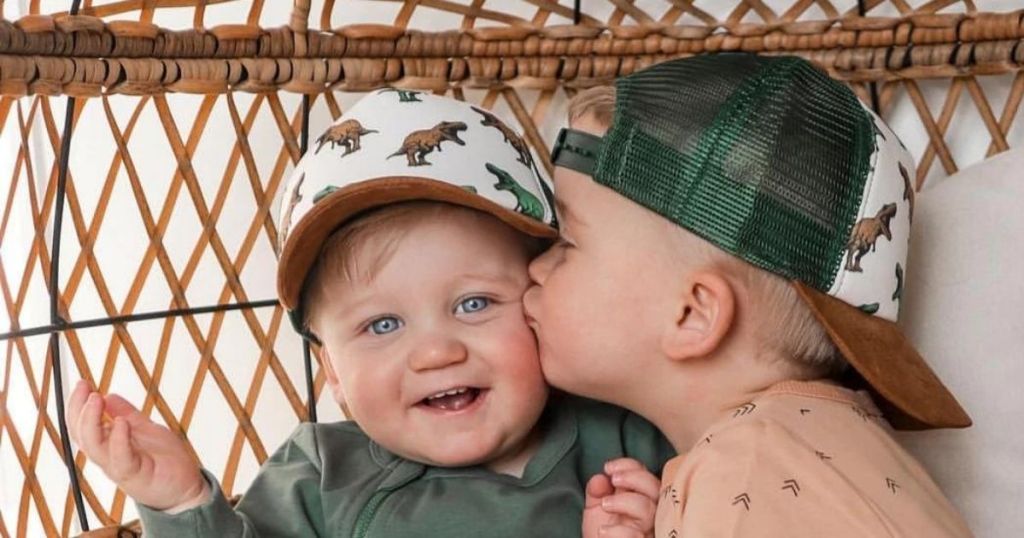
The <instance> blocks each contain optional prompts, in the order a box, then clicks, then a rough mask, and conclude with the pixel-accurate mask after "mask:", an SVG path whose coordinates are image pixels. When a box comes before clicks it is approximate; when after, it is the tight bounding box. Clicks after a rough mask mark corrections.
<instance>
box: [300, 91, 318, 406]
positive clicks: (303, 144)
mask: <svg viewBox="0 0 1024 538" xmlns="http://www.w3.org/2000/svg"><path fill="white" fill-rule="evenodd" d="M307 149H309V95H308V94H303V95H302V132H301V133H300V136H299V153H300V155H305V154H306V150H307ZM299 332H300V334H301V333H302V331H301V330H300V331H299ZM302 360H303V363H304V365H305V367H306V413H308V415H309V421H310V422H316V398H315V395H314V394H313V360H312V357H311V353H310V349H309V338H305V337H304V338H303V339H302Z"/></svg>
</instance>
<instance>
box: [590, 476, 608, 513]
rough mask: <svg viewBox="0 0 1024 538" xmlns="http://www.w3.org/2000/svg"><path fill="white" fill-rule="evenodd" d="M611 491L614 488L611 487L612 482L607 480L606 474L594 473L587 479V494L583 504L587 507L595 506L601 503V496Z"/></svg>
mask: <svg viewBox="0 0 1024 538" xmlns="http://www.w3.org/2000/svg"><path fill="white" fill-rule="evenodd" d="M613 491H615V490H614V488H612V483H611V481H609V480H608V476H607V475H603V474H596V475H594V476H592V477H590V480H588V481H587V489H586V492H587V495H586V501H585V503H584V505H585V506H586V507H587V508H591V507H593V506H597V505H598V504H600V503H601V499H602V498H603V497H605V496H606V495H611V494H612V492H613Z"/></svg>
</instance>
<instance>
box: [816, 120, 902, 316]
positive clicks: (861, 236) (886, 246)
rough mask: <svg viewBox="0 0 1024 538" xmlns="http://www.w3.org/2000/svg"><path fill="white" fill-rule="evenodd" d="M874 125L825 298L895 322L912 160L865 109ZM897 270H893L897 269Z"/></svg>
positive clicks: (890, 131) (886, 128)
mask: <svg viewBox="0 0 1024 538" xmlns="http://www.w3.org/2000/svg"><path fill="white" fill-rule="evenodd" d="M865 112H867V113H868V115H869V116H870V117H871V121H872V122H874V124H875V129H874V133H875V140H874V144H875V148H876V151H875V152H874V155H873V160H872V163H871V171H870V172H869V177H868V181H867V183H866V185H865V193H864V194H863V195H862V198H861V201H860V211H859V213H858V215H857V222H856V223H855V224H854V225H853V226H852V227H851V228H850V232H849V236H848V240H847V242H846V244H845V245H844V246H843V250H842V260H840V261H839V267H838V271H837V272H836V277H835V280H834V281H833V284H832V289H831V290H829V292H828V294H829V295H832V296H833V297H836V298H838V299H841V300H843V301H845V302H846V303H848V304H851V305H854V306H858V307H860V309H861V311H863V312H867V313H869V314H873V315H875V316H878V317H881V318H883V319H887V320H889V321H896V318H897V315H898V313H899V307H900V305H899V298H900V294H898V293H894V290H896V289H898V288H899V287H900V286H901V282H902V280H903V266H904V265H905V264H906V259H907V245H908V244H909V241H910V221H911V218H912V217H911V214H912V213H913V208H914V187H913V177H914V161H913V159H912V158H911V156H910V154H909V153H908V152H907V150H906V148H904V147H903V145H902V143H901V142H900V141H899V138H897V137H896V135H895V134H894V133H893V132H892V130H890V129H889V127H888V126H887V125H886V124H885V122H883V121H881V120H880V119H878V117H877V116H876V115H875V114H874V113H873V112H872V111H871V110H869V109H867V108H866V107H865ZM897 266H899V267H900V269H899V270H898V271H897V269H896V267H897Z"/></svg>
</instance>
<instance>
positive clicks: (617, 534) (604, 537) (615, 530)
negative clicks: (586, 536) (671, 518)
mask: <svg viewBox="0 0 1024 538" xmlns="http://www.w3.org/2000/svg"><path fill="white" fill-rule="evenodd" d="M598 533H599V536H601V538H644V537H645V536H648V534H645V533H644V532H643V531H641V530H639V529H636V528H634V527H630V526H628V525H605V526H604V527H601V530H600V531H598Z"/></svg>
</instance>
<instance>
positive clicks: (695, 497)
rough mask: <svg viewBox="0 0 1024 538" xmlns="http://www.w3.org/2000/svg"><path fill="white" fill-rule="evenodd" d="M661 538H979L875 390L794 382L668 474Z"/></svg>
mask: <svg viewBox="0 0 1024 538" xmlns="http://www.w3.org/2000/svg"><path fill="white" fill-rule="evenodd" d="M655 521H656V526H655V534H656V535H657V537H658V538H726V537H729V538H732V537H748V536H749V537H758V538H761V537H765V538H771V537H785V538H799V537H808V538H810V537H814V538H818V537H829V538H845V537H858V538H862V537H872V538H874V537H879V538H880V537H899V538H911V537H913V538H919V537H922V536H927V537H929V538H962V537H970V536H972V535H971V532H970V531H969V530H968V528H967V525H966V524H965V523H964V520H963V518H962V517H961V516H960V514H959V513H958V512H957V510H956V509H955V508H954V507H953V506H952V504H950V502H949V501H948V500H947V499H946V497H945V495H943V493H942V491H940V490H939V488H938V486H936V485H935V482H934V481H932V479H931V477H929V476H928V473H927V472H926V471H925V469H924V468H923V467H922V466H921V464H919V463H918V462H917V461H916V460H915V459H914V458H913V457H912V456H911V455H910V454H908V453H907V452H906V451H905V450H904V449H903V448H902V447H901V446H900V445H899V444H897V442H896V440H895V439H893V437H892V429H891V427H890V426H889V424H888V422H886V421H885V419H884V418H882V414H881V412H880V411H879V410H878V408H877V407H876V406H875V405H874V403H872V401H871V398H870V397H869V396H868V394H867V393H866V392H854V391H851V390H848V389H845V388H842V387H838V386H835V385H832V384H827V383H824V382H798V381H787V382H783V383H780V384H778V385H775V386H773V387H772V388H770V389H768V390H767V391H765V392H763V393H762V394H760V395H759V396H758V397H756V398H754V399H753V401H751V402H748V403H747V404H744V405H743V406H740V407H738V408H736V409H733V410H730V411H729V412H728V413H726V414H724V415H723V416H722V418H721V419H720V420H718V421H717V422H716V423H715V424H714V425H712V427H711V428H709V429H708V431H707V432H706V433H705V435H704V436H702V437H701V439H700V440H699V441H698V442H697V444H696V445H694V447H693V448H692V449H691V450H690V451H689V452H687V453H684V454H681V455H680V456H678V457H676V458H675V459H673V460H671V461H670V462H669V463H668V464H667V465H666V466H665V470H664V473H663V476H662V491H661V497H660V499H659V502H658V512H657V517H656V520H655Z"/></svg>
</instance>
